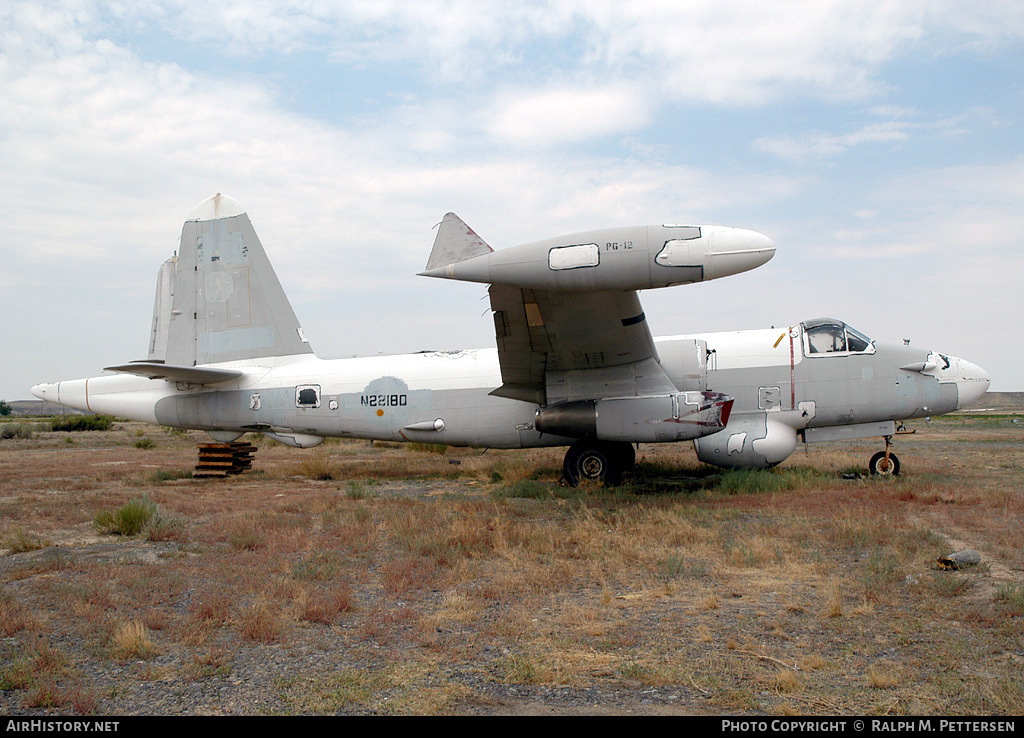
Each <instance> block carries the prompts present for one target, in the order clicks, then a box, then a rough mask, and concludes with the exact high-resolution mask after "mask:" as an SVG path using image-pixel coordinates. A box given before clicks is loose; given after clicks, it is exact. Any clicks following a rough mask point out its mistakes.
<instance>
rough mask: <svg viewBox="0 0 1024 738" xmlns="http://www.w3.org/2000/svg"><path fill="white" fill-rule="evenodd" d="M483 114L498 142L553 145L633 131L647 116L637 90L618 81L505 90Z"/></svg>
mask: <svg viewBox="0 0 1024 738" xmlns="http://www.w3.org/2000/svg"><path fill="white" fill-rule="evenodd" d="M484 118H485V123H484V126H485V128H486V130H487V131H488V132H489V133H490V134H491V136H492V137H494V138H495V139H497V140H498V141H503V142H511V143H514V144H531V145H532V144H538V145H545V146H551V145H557V144H562V143H572V142H580V141H586V140H589V139H592V138H596V137H600V136H606V135H609V134H619V133H626V132H629V131H634V130H636V129H638V128H640V127H642V126H643V125H645V124H646V123H647V122H648V120H649V118H650V115H649V111H648V109H647V105H646V101H645V99H644V96H643V95H642V94H641V93H640V92H639V91H638V90H636V89H635V88H628V87H623V86H617V85H616V86H611V87H604V88H595V89H580V88H571V87H567V88H561V89H551V90H541V91H527V92H525V93H516V92H511V93H510V92H504V93H500V94H499V95H498V96H497V101H496V102H495V103H494V107H493V108H492V110H491V111H490V112H489V113H487V114H485V116H484Z"/></svg>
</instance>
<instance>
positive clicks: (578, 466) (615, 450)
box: [562, 440, 628, 487]
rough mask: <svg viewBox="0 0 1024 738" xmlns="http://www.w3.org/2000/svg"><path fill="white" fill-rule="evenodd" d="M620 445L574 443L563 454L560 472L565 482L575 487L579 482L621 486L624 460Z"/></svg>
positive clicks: (591, 442) (596, 442)
mask: <svg viewBox="0 0 1024 738" xmlns="http://www.w3.org/2000/svg"><path fill="white" fill-rule="evenodd" d="M620 445H627V446H628V444H613V443H602V442H600V441H590V440H582V441H576V443H574V444H573V445H571V446H570V447H569V450H568V451H566V452H565V461H564V462H563V463H562V471H563V472H564V474H565V481H566V482H567V483H568V484H569V485H571V486H573V487H576V486H578V485H579V483H580V482H599V483H601V484H605V485H607V486H609V487H617V486H619V485H620V484H622V467H623V463H624V461H625V460H626V459H625V458H623V457H624V454H623V450H622V449H621V448H620Z"/></svg>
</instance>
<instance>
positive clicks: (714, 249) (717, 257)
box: [705, 228, 775, 279]
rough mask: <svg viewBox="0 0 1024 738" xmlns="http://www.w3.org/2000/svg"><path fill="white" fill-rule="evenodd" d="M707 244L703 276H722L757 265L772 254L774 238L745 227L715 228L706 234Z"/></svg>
mask: <svg viewBox="0 0 1024 738" xmlns="http://www.w3.org/2000/svg"><path fill="white" fill-rule="evenodd" d="M708 235H709V236H710V239H709V240H710V248H709V249H708V257H709V258H708V262H709V263H707V264H706V266H705V279H714V278H717V277H725V276H729V275H730V274H739V273H740V272H745V271H748V270H750V269H756V268H757V267H759V266H761V265H762V264H766V263H768V262H769V261H771V258H772V257H773V256H775V242H774V241H772V240H771V239H770V238H768V236H766V235H764V234H763V233H758V232H757V231H750V230H747V229H745V228H716V229H714V230H712V231H711V232H710V233H709V234H708Z"/></svg>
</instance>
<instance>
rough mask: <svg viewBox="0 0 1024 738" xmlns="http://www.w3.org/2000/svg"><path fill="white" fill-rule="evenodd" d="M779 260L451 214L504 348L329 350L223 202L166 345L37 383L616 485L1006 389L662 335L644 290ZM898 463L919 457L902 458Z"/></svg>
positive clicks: (204, 220) (178, 302)
mask: <svg viewBox="0 0 1024 738" xmlns="http://www.w3.org/2000/svg"><path fill="white" fill-rule="evenodd" d="M774 253H775V245H774V243H773V242H772V241H771V239H769V238H768V237H766V236H764V235H762V234H760V233H756V232H754V231H750V230H746V229H740V228H729V227H724V226H706V225H699V226H698V225H673V224H670V225H649V226H633V227H625V228H611V229H602V230H594V231H587V232H583V233H576V234H570V235H567V236H561V237H557V238H551V239H546V240H542V241H537V242H533V243H527V244H521V245H519V246H513V247H510V248H506V249H502V250H499V251H494V250H493V249H492V248H491V247H490V246H489V245H488V244H487V243H486V242H485V241H484V240H483V239H482V238H481V237H480V236H479V235H477V234H476V232H474V231H473V230H472V229H471V228H470V227H469V226H467V225H466V224H465V223H464V222H463V221H462V220H461V219H460V218H459V217H458V216H456V215H455V214H454V213H448V214H447V215H445V216H444V218H443V220H442V221H441V223H440V225H439V226H438V232H437V235H436V238H435V240H434V246H433V249H432V251H431V253H430V256H429V258H428V261H427V265H426V268H425V270H424V271H423V272H422V275H424V276H430V277H438V278H445V279H456V280H465V281H471V282H479V283H484V284H488V285H489V288H488V294H489V297H490V303H491V308H492V312H493V317H494V325H495V339H496V344H497V345H496V348H493V349H478V350H465V351H421V352H418V353H414V354H404V355H397V356H371V357H361V358H351V359H321V358H318V357H317V356H316V355H315V354H314V353H313V351H312V348H311V347H310V345H309V341H308V340H307V339H306V337H305V335H304V333H303V331H302V328H301V326H300V324H299V321H298V319H297V318H296V316H295V313H294V311H293V310H292V307H291V305H290V304H289V302H288V299H287V297H286V296H285V293H284V290H283V288H282V287H281V284H280V282H279V280H278V279H277V276H276V274H275V273H274V270H273V267H272V266H271V265H270V261H269V259H268V258H267V256H266V253H265V251H264V249H263V246H262V244H261V243H260V241H259V238H258V237H257V235H256V232H255V230H254V228H253V226H252V223H251V221H250V219H249V217H248V214H247V213H246V212H245V210H244V209H243V208H242V206H241V204H240V203H239V202H238V201H237V200H235V199H233V198H230V197H227V196H224V195H221V194H217V195H215V196H214V197H211V198H208V199H206V200H204V201H203V202H201V203H200V204H199V205H197V206H196V207H195V208H194V209H193V210H192V212H191V213H190V214H189V216H188V217H187V218H186V221H185V223H184V225H183V227H182V233H181V241H180V246H179V251H178V253H177V254H176V255H175V256H174V257H172V258H171V259H169V260H168V261H166V262H165V263H164V264H163V265H162V266H161V268H160V271H159V273H158V280H157V293H156V300H155V304H154V311H153V324H152V327H151V331H150V348H149V355H148V357H147V359H145V360H140V361H134V362H130V363H127V364H119V365H115V366H111V367H107V368H106V370H105V371H112V372H114V373H113V374H104V375H101V376H97V377H91V378H87V379H74V380H63V381H59V382H53V383H44V384H39V385H36V386H35V387H33V388H32V392H33V394H34V395H35V396H36V397H39V398H41V399H45V400H51V401H54V402H58V403H60V404H63V405H67V406H70V407H74V408H77V409H80V410H84V411H87V412H99V413H108V414H113V415H117V416H120V417H125V418H128V419H132V420H140V421H145V422H149V423H154V424H158V425H163V426H170V427H175V428H186V429H200V430H204V431H206V432H207V433H208V434H209V435H210V436H211V437H212V438H213V439H214V440H216V441H219V442H222V443H230V442H232V441H235V440H237V439H238V438H240V437H241V436H242V435H244V434H245V433H247V432H260V433H263V434H265V435H267V436H269V437H271V438H274V439H276V440H278V441H280V442H282V443H284V444H287V445H290V446H294V447H298V448H309V447H313V446H316V445H318V444H319V443H321V442H322V441H323V440H324V438H326V437H343V438H362V439H372V440H386V441H412V442H428V443H437V444H445V445H450V446H476V447H492V448H529V447H542V446H567V447H568V449H567V451H566V454H565V457H564V461H563V473H564V479H565V481H566V482H567V483H569V484H572V485H577V484H579V483H580V482H583V481H596V482H601V483H604V484H607V485H611V486H614V485H617V484H620V483H621V482H622V480H623V474H624V473H625V472H627V471H629V470H630V469H631V468H632V467H633V465H634V463H635V445H636V444H639V443H661V442H678V441H687V440H692V441H694V444H695V449H696V451H697V455H698V457H699V458H700V459H701V460H702V461H705V462H707V463H711V464H715V465H718V466H721V467H726V468H754V467H756V468H764V467H769V466H773V465H775V464H778V463H779V462H781V461H782V460H784V459H785V458H786V457H787V456H788V455H789V454H790V453H792V451H793V450H794V449H795V446H796V442H797V438H798V436H799V437H800V438H801V439H802V440H804V441H807V442H810V441H814V440H831V439H833V438H846V437H851V438H854V437H868V435H882V436H889V435H891V432H893V430H894V427H895V421H896V420H902V419H904V418H909V417H918V416H920V415H923V414H931V415H937V414H939V413H942V412H950V411H951V410H954V409H957V408H958V407H962V406H963V405H965V404H968V403H969V402H971V401H973V400H974V399H976V398H977V397H980V396H981V394H983V393H984V391H985V390H986V389H987V387H988V377H987V375H986V374H985V373H984V371H982V370H981V369H980V368H979V367H977V366H975V365H974V364H971V363H969V362H966V361H963V360H961V359H957V358H955V357H950V356H948V355H942V354H935V353H933V352H930V351H924V350H921V349H917V348H916V347H915V348H910V347H909V346H896V347H889V346H882V345H876V344H875V342H873V341H870V340H869V339H867V338H866V337H865V336H863V335H861V334H859V333H857V332H856V331H854V330H853V329H852V328H849V327H848V326H846V325H845V324H843V323H840V322H838V321H814V322H804V323H801V324H798V325H795V326H793V327H790V328H788V329H785V330H781V331H779V330H774V329H769V330H768V331H767V332H766V331H743V332H738V333H733V334H712V335H708V336H676V337H671V338H665V339H658V340H655V339H654V338H653V337H652V334H651V332H650V328H649V326H648V324H647V321H646V316H645V315H644V312H643V309H642V306H641V305H640V301H639V297H638V295H637V292H638V291H639V290H642V289H657V288H662V287H668V286H674V285H680V284H691V283H695V282H700V281H706V280H710V279H717V278H722V277H726V276H731V275H734V274H739V273H741V272H745V271H748V270H750V269H754V268H756V267H758V266H760V265H762V264H764V263H766V262H767V261H768V260H770V259H771V258H772V256H773V255H774ZM829 341H830V342H831V343H829ZM823 342H824V343H823ZM826 344H827V345H826ZM723 388H725V389H727V390H728V391H722V389H723ZM865 434H868V435H865ZM887 451H888V440H887ZM876 466H878V467H879V468H878V470H877V471H882V472H886V471H889V472H893V471H898V460H895V456H894V455H892V454H890V453H886V455H885V457H884V463H883V464H881V465H878V464H876ZM894 467H896V468H895V469H894Z"/></svg>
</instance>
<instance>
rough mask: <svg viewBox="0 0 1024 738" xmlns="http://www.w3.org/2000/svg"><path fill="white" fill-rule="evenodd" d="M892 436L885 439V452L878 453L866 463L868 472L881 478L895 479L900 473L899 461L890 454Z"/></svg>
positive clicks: (894, 455) (895, 456)
mask: <svg viewBox="0 0 1024 738" xmlns="http://www.w3.org/2000/svg"><path fill="white" fill-rule="evenodd" d="M891 446H892V436H886V437H885V451H879V452H878V453H877V454H875V455H874V456H872V457H871V461H869V462H868V472H870V473H871V474H877V475H879V476H883V477H895V476H896V475H897V474H899V473H900V459H899V457H898V456H897V455H896V454H894V453H893V452H892V449H891Z"/></svg>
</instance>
